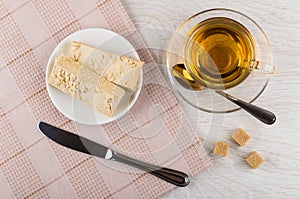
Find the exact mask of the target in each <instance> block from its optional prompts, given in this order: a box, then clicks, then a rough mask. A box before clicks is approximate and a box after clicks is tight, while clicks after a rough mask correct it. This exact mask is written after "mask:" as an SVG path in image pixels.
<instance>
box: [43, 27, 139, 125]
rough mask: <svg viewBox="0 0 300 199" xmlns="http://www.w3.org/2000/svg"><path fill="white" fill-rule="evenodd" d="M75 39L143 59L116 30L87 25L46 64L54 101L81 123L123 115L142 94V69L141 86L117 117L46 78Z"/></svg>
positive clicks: (97, 122) (109, 50) (56, 51)
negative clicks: (68, 92)
mask: <svg viewBox="0 0 300 199" xmlns="http://www.w3.org/2000/svg"><path fill="white" fill-rule="evenodd" d="M73 40H75V41H79V42H81V43H84V44H87V45H90V46H93V47H96V48H99V49H101V50H104V51H107V52H111V53H115V54H119V55H126V56H129V57H132V58H135V59H138V60H140V58H139V56H138V54H137V52H136V51H135V49H134V47H133V46H132V45H131V44H130V43H129V42H128V41H127V40H126V39H125V38H123V37H122V36H121V35H119V34H117V33H115V32H112V31H109V30H105V29H85V30H80V31H78V32H75V33H73V34H71V35H69V36H68V37H66V38H65V39H64V40H63V41H62V42H61V43H59V44H58V46H57V47H56V48H55V49H54V51H53V52H52V54H51V56H50V59H49V61H48V65H47V70H46V77H47V78H46V87H47V91H48V94H49V96H50V98H51V100H52V102H53V104H54V105H55V106H56V108H57V109H58V110H59V111H60V112H61V113H62V114H63V115H65V116H66V117H68V118H69V119H71V120H73V121H76V122H79V123H82V124H88V125H97V124H105V123H108V122H111V121H113V120H116V119H118V118H119V117H121V116H123V115H124V114H125V113H126V112H128V111H129V109H130V108H131V107H132V106H133V104H134V103H135V102H136V100H137V98H138V96H139V94H140V91H141V87H142V77H143V74H142V73H141V76H140V80H139V86H138V89H137V90H136V91H135V93H134V94H133V95H132V96H131V98H130V100H129V103H126V104H124V105H123V106H121V107H119V109H118V110H117V113H116V114H115V116H114V117H107V116H106V115H104V114H101V113H99V112H97V111H94V110H93V109H92V108H91V107H89V106H87V105H86V104H84V103H82V102H81V101H79V100H78V99H76V98H73V97H71V96H69V95H67V94H65V93H63V92H61V91H59V90H58V89H56V88H54V87H52V86H50V85H49V84H48V82H47V80H48V77H49V74H50V72H51V70H52V66H53V64H54V60H55V58H56V57H57V56H59V55H61V54H67V52H68V50H69V49H70V45H71V42H72V41H73Z"/></svg>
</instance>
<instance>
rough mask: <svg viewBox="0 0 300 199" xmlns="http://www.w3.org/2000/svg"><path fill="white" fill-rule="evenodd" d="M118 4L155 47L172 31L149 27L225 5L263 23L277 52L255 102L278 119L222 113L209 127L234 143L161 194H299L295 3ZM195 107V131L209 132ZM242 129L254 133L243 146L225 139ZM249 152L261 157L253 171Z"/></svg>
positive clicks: (299, 49) (157, 0) (135, 0)
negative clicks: (266, 82) (189, 178)
mask: <svg viewBox="0 0 300 199" xmlns="http://www.w3.org/2000/svg"><path fill="white" fill-rule="evenodd" d="M122 3H123V5H124V6H125V8H126V10H127V11H128V13H129V16H130V17H131V19H132V20H133V21H134V23H135V25H136V27H137V28H138V30H139V31H140V33H141V34H142V36H143V37H144V40H145V41H146V43H147V45H148V46H149V47H158V46H157V45H159V47H160V48H161V49H166V45H167V41H168V38H169V37H170V35H169V34H167V33H160V32H159V33H158V34H149V31H148V30H147V29H153V28H154V29H156V30H159V29H168V30H170V32H172V31H174V30H175V29H176V27H177V26H178V25H179V24H180V23H181V22H182V21H183V20H184V19H186V18H187V17H188V16H190V15H192V14H194V13H197V12H199V11H202V10H205V9H208V8H214V7H226V8H231V9H235V10H238V11H240V12H242V13H244V14H246V15H248V16H250V17H251V18H252V19H254V20H255V21H256V22H257V23H258V24H260V25H261V26H262V28H263V29H264V30H265V32H266V33H267V35H268V37H269V39H270V40H271V44H272V47H273V51H274V63H275V65H276V72H275V74H274V76H273V77H272V78H271V81H270V83H269V85H268V87H267V89H266V90H265V92H264V93H263V94H262V96H261V97H260V98H259V99H258V100H257V101H256V102H255V103H256V104H257V105H260V106H262V107H267V108H268V109H270V110H272V111H273V112H274V113H275V114H276V115H277V122H276V123H275V124H274V125H273V126H267V125H264V124H262V123H261V122H259V121H257V120H256V119H254V118H252V117H251V116H249V115H248V114H247V113H245V112H244V111H238V112H234V113H230V114H227V115H223V116H220V117H222V118H223V119H224V123H223V124H212V125H215V126H217V128H218V129H219V130H221V133H220V134H219V135H218V139H220V140H224V141H227V142H229V143H230V144H231V146H232V147H231V148H230V154H229V156H228V157H227V158H225V159H216V160H214V161H213V166H212V167H211V168H210V169H209V170H207V171H205V172H203V173H201V174H200V175H198V176H196V177H194V178H192V182H191V184H190V185H189V186H188V187H186V188H177V189H174V190H172V191H170V192H168V193H166V194H164V195H163V196H161V198H300V114H299V111H300V88H299V87H300V1H298V0H287V1H279V0H274V1H261V0H253V1H245V0H242V1H238V0H234V1H223V0H210V1H201V0H190V1H183V0H152V1H149V0H122ZM183 106H186V105H185V104H184V103H183ZM185 110H186V111H187V114H188V116H192V114H194V113H195V110H194V109H192V108H190V107H186V108H185ZM196 112H197V114H200V115H201V118H203V119H202V120H201V121H200V123H199V129H201V130H200V131H202V132H209V131H211V129H209V127H208V124H209V122H207V120H211V117H212V116H211V114H208V113H204V112H201V111H196ZM239 127H242V128H244V129H246V130H247V131H248V132H249V133H250V134H251V136H252V139H251V140H250V141H249V143H247V145H246V146H245V147H242V148H240V147H238V146H237V145H236V144H234V142H233V141H232V140H231V138H230V137H231V135H232V133H233V131H234V130H235V129H236V128H239ZM209 133H211V132H209ZM199 136H201V134H200V135H199ZM254 150H256V151H258V152H259V153H260V154H261V155H262V156H263V157H264V159H265V163H264V164H263V165H261V166H260V167H259V168H258V169H256V170H253V169H251V168H250V167H249V166H248V165H247V163H246V162H245V160H244V159H245V157H247V156H248V154H249V153H250V152H252V151H254Z"/></svg>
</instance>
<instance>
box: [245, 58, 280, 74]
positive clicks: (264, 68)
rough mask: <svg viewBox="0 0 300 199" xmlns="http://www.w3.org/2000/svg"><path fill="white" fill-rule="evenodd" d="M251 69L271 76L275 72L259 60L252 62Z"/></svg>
mask: <svg viewBox="0 0 300 199" xmlns="http://www.w3.org/2000/svg"><path fill="white" fill-rule="evenodd" d="M251 65H252V67H251V68H252V69H255V70H258V71H261V72H264V73H267V74H273V73H274V71H275V67H274V66H273V65H272V64H266V63H263V62H261V61H259V60H252V64H251Z"/></svg>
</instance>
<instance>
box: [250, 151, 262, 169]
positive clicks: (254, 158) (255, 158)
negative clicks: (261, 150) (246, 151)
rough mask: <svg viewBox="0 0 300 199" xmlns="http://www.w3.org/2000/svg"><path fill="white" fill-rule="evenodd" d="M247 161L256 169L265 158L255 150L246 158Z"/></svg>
mask: <svg viewBox="0 0 300 199" xmlns="http://www.w3.org/2000/svg"><path fill="white" fill-rule="evenodd" d="M246 161H247V162H248V164H249V165H250V166H251V167H252V168H253V169H256V168H257V167H258V166H259V165H260V164H262V163H263V162H264V159H263V158H262V157H261V156H260V155H259V154H258V153H257V152H256V151H254V152H253V153H251V154H250V155H249V156H248V158H246Z"/></svg>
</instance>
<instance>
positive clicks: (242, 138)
mask: <svg viewBox="0 0 300 199" xmlns="http://www.w3.org/2000/svg"><path fill="white" fill-rule="evenodd" d="M232 139H233V140H234V141H236V143H238V144H239V145H240V146H244V145H245V144H246V142H248V140H250V135H248V133H246V131H244V129H241V128H240V129H238V130H237V131H236V132H235V134H233V135H232Z"/></svg>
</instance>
